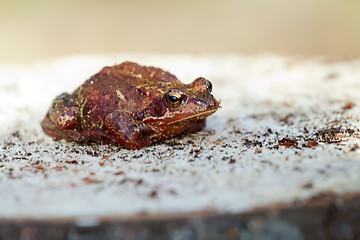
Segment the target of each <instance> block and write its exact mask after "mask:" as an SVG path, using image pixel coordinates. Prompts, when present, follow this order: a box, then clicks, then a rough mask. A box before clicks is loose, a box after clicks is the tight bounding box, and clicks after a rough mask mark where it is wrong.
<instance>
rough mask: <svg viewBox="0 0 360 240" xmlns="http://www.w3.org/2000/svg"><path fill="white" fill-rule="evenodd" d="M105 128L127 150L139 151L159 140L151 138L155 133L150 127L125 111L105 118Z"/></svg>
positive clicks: (119, 111) (115, 112) (113, 113)
mask: <svg viewBox="0 0 360 240" xmlns="http://www.w3.org/2000/svg"><path fill="white" fill-rule="evenodd" d="M104 126H105V128H106V129H107V130H108V131H109V133H110V135H112V136H113V137H114V138H116V140H117V141H118V143H119V144H120V145H121V146H122V147H125V148H127V149H139V148H142V147H145V146H147V145H149V144H151V143H153V142H156V141H157V140H158V138H152V137H151V135H153V134H154V131H153V130H151V128H149V126H146V125H145V124H144V123H142V122H139V121H137V120H136V119H134V116H133V115H132V114H131V113H128V112H125V111H121V110H118V111H114V112H112V113H109V114H108V115H107V116H106V117H105V121H104Z"/></svg>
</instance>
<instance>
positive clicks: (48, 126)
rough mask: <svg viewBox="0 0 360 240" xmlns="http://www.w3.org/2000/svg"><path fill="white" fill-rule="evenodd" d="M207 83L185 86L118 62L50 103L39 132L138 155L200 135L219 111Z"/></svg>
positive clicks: (156, 72) (152, 70)
mask: <svg viewBox="0 0 360 240" xmlns="http://www.w3.org/2000/svg"><path fill="white" fill-rule="evenodd" d="M211 90H212V85H211V83H210V81H208V80H206V79H205V78H202V77H199V78H197V79H195V80H194V81H193V82H192V83H190V84H183V83H181V82H180V81H179V80H178V79H177V78H176V77H175V76H174V75H172V74H170V73H169V72H166V71H164V70H162V69H159V68H155V67H145V66H140V65H138V64H136V63H133V62H123V63H121V64H119V65H115V66H112V67H105V68H103V69H102V70H101V71H100V72H99V73H97V74H95V75H94V76H92V77H91V78H90V79H89V80H87V81H86V82H85V83H84V84H83V85H81V86H80V87H79V88H78V89H76V90H75V92H74V93H73V94H67V93H64V94H61V95H60V96H58V97H57V98H56V99H55V100H54V101H53V103H52V105H51V107H50V109H49V111H48V113H47V114H46V117H45V119H44V120H43V121H42V123H41V126H42V128H43V130H44V131H45V133H46V134H48V135H50V136H51V137H53V138H54V139H55V140H59V139H65V140H67V141H75V142H87V141H89V140H90V141H96V142H100V143H103V142H105V143H108V142H113V143H118V144H120V145H121V146H122V147H125V148H128V149H139V148H142V147H144V146H148V145H149V144H152V143H154V142H158V141H160V140H162V139H164V138H168V137H173V136H178V135H181V134H184V133H188V132H196V131H200V130H201V129H203V128H204V126H205V118H206V117H207V116H209V115H211V114H213V113H214V112H215V111H216V110H217V109H218V108H219V107H220V106H219V102H218V101H217V100H216V99H215V98H214V97H213V95H211V94H210V93H211Z"/></svg>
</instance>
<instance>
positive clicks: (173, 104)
mask: <svg viewBox="0 0 360 240" xmlns="http://www.w3.org/2000/svg"><path fill="white" fill-rule="evenodd" d="M164 99H165V103H166V105H167V106H168V107H170V108H178V107H180V106H181V105H182V104H183V103H184V100H185V99H184V95H183V94H181V93H179V92H177V91H176V90H170V91H169V92H167V93H166V94H165V96H164Z"/></svg>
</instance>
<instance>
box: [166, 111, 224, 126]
mask: <svg viewBox="0 0 360 240" xmlns="http://www.w3.org/2000/svg"><path fill="white" fill-rule="evenodd" d="M216 110H217V109H213V110H209V111H205V112H201V113H197V114H194V115H191V116H188V117H185V118H181V119H178V120H175V121H172V122H169V123H167V125H171V124H174V123H177V122H182V121H185V120H188V119H191V118H195V117H199V116H203V115H211V114H212V113H214V112H216Z"/></svg>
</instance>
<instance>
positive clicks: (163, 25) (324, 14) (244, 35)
mask: <svg viewBox="0 0 360 240" xmlns="http://www.w3.org/2000/svg"><path fill="white" fill-rule="evenodd" d="M264 51H265V52H273V53H279V54H303V55H327V56H332V57H358V56H359V55H360V1H358V0H343V1H342V0H338V1H335V0H238V1H235V0H222V1H220V0H208V1H205V0H196V1H190V0H182V1H165V0H154V1H151V0H133V1H131V0H125V1H115V0H102V1H95V0H78V1H76V0H73V1H71V0H62V1H58V0H47V1H45V0H0V62H5V63H19V62H21V63H23V62H32V61H36V60H40V59H47V58H54V57H62V56H68V55H76V54H100V53H101V54H102V53H119V52H136V53H202V54H204V53H205V54H206V53H240V54H253V53H259V52H264Z"/></svg>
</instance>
